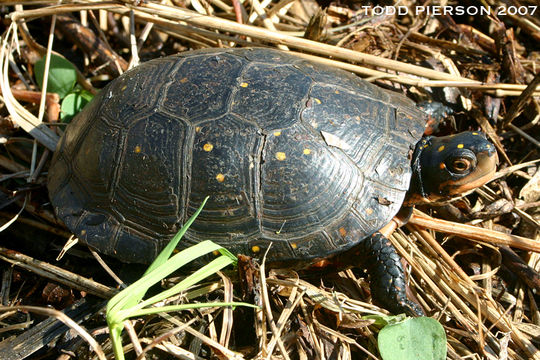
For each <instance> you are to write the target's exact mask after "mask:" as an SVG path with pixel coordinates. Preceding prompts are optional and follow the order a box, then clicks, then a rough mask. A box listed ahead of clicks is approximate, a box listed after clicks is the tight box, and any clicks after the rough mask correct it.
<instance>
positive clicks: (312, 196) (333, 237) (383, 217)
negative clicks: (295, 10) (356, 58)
mask: <svg viewBox="0 0 540 360" xmlns="http://www.w3.org/2000/svg"><path fill="white" fill-rule="evenodd" d="M426 118H427V116H426V114H425V113H424V112H422V111H421V110H419V109H418V108H417V107H416V106H415V104H414V102H413V101H412V100H410V99H409V98H407V97H406V96H404V95H402V94H399V93H397V92H394V91H390V90H387V89H383V88H381V87H378V86H376V85H373V84H371V83H369V82H367V81H365V80H362V79H360V78H359V77H358V76H356V75H354V74H352V73H348V72H346V71H343V70H339V69H335V68H332V67H329V66H325V65H321V64H318V63H314V62H310V61H307V60H305V59H303V58H302V57H299V56H295V55H292V54H289V53H287V52H283V51H278V50H273V49H268V48H236V49H205V50H193V51H187V52H183V53H180V54H177V55H172V56H168V57H163V58H159V59H154V60H150V61H148V62H145V63H143V64H141V65H139V66H138V67H136V68H134V69H132V70H130V71H127V72H126V73H124V74H123V75H122V76H120V77H119V78H117V79H115V80H113V81H111V82H110V83H109V84H107V85H106V86H105V87H104V88H103V89H102V91H100V93H99V94H98V95H97V96H96V97H95V98H94V99H93V100H92V101H91V102H90V103H89V104H88V105H87V106H86V107H85V108H84V109H83V111H82V112H80V113H79V114H78V115H77V116H76V117H75V118H74V120H73V121H72V123H71V124H69V126H68V127H67V129H66V131H65V133H64V134H63V136H62V137H61V140H60V141H59V143H58V146H57V149H56V151H55V153H54V156H53V159H52V161H51V165H50V170H49V177H48V191H49V195H50V199H51V203H52V205H53V207H54V210H55V212H56V214H57V216H58V217H59V218H60V219H61V220H62V221H63V222H64V223H65V225H66V226H67V227H68V228H69V229H70V230H71V231H72V232H73V233H74V234H76V235H77V237H78V238H79V240H80V241H81V242H83V243H86V244H87V245H89V246H91V247H93V248H95V249H97V250H98V251H101V252H102V253H104V254H107V255H111V256H114V257H116V258H118V259H120V260H121V261H124V262H130V263H149V262H151V261H152V260H153V259H154V258H155V257H156V256H157V254H158V253H159V251H160V250H161V249H162V248H163V247H164V246H165V244H166V243H167V241H169V240H170V238H171V237H172V236H174V235H175V234H176V232H177V231H178V230H179V228H180V227H181V226H182V224H184V223H185V222H186V220H187V219H188V218H189V217H190V216H191V215H192V214H193V213H194V212H195V211H196V210H197V209H198V208H199V206H200V205H201V203H202V202H203V200H204V199H205V198H206V197H207V196H209V200H208V202H207V203H206V205H205V207H204V209H203V211H202V212H201V213H200V215H199V216H198V218H197V219H196V221H195V222H194V223H193V225H192V226H191V227H190V228H189V230H188V231H187V233H186V234H185V236H184V238H183V239H182V241H181V242H180V245H179V246H180V247H188V246H190V245H193V244H196V243H198V242H200V241H202V240H212V241H214V242H216V243H218V244H221V245H223V246H224V247H225V248H228V249H229V250H231V251H232V252H233V253H236V254H244V255H248V256H251V257H255V258H257V257H261V256H262V255H263V254H265V253H266V260H267V264H268V266H275V267H294V268H306V267H308V268H309V267H310V266H314V264H319V263H321V261H323V262H324V261H325V260H326V261H328V259H338V261H337V262H336V263H338V264H341V263H342V262H343V261H342V260H343V259H345V258H347V261H348V262H349V263H350V264H349V266H357V267H361V268H362V267H363V268H367V269H368V274H369V276H370V278H371V281H370V283H371V289H372V295H373V299H374V300H375V301H376V302H377V303H379V304H381V305H382V306H383V307H385V308H386V309H388V310H389V311H391V312H393V313H403V312H405V313H408V314H413V315H421V314H423V310H422V309H421V308H420V307H419V305H418V304H416V303H415V302H414V301H411V300H409V299H408V298H407V296H406V294H405V277H404V271H403V267H402V265H401V262H400V257H399V256H398V254H397V253H396V251H395V249H394V248H393V247H392V245H391V244H390V242H389V241H388V239H387V236H388V232H387V231H383V229H386V228H388V227H389V226H390V227H392V225H391V224H397V223H396V222H395V221H393V220H392V219H394V218H395V216H396V214H398V212H400V214H405V215H403V216H401V218H403V219H405V220H406V218H407V213H410V209H412V207H413V206H414V205H415V204H419V203H440V202H444V201H446V200H448V199H451V198H454V197H457V196H460V195H462V194H464V193H467V192H469V191H471V190H472V189H474V188H475V187H478V186H481V185H482V184H484V183H485V182H487V181H488V180H489V179H490V178H491V177H492V175H493V173H494V171H495V169H496V164H497V153H496V151H495V148H494V146H493V144H491V143H490V142H489V141H488V140H487V139H486V137H485V135H484V134H482V133H480V132H474V131H469V132H464V133H459V134H456V135H449V136H445V137H432V136H428V137H424V136H423V132H424V127H425V126H426ZM393 227H395V226H393ZM343 254H352V255H348V256H344V255H343Z"/></svg>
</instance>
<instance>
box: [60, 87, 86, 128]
mask: <svg viewBox="0 0 540 360" xmlns="http://www.w3.org/2000/svg"><path fill="white" fill-rule="evenodd" d="M92 97H93V95H92V94H91V93H89V92H88V91H86V90H81V91H76V92H71V93H69V94H67V96H66V97H65V98H64V100H62V107H61V110H62V111H61V112H60V119H61V120H62V122H70V121H71V119H73V117H74V116H75V115H77V114H78V113H79V112H80V111H81V110H82V108H83V107H85V105H86V104H88V103H89V102H90V100H92Z"/></svg>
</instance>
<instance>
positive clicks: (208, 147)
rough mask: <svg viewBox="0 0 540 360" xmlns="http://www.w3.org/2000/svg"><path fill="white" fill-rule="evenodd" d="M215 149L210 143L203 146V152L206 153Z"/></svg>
mask: <svg viewBox="0 0 540 360" xmlns="http://www.w3.org/2000/svg"><path fill="white" fill-rule="evenodd" d="M213 148H214V145H212V144H210V143H206V144H204V145H203V150H204V151H206V152H210V151H212V149H213Z"/></svg>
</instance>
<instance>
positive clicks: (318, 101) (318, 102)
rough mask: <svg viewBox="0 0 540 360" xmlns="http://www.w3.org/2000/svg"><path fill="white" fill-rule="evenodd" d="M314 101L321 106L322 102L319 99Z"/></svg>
mask: <svg viewBox="0 0 540 360" xmlns="http://www.w3.org/2000/svg"><path fill="white" fill-rule="evenodd" d="M313 101H315V102H316V103H317V104H320V103H321V100H319V99H317V98H313Z"/></svg>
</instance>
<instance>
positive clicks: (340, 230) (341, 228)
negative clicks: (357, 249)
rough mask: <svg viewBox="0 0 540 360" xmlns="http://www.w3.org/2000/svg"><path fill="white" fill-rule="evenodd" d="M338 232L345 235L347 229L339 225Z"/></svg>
mask: <svg viewBox="0 0 540 360" xmlns="http://www.w3.org/2000/svg"><path fill="white" fill-rule="evenodd" d="M339 233H340V235H341V236H345V235H347V230H345V228H344V227H340V228H339Z"/></svg>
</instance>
